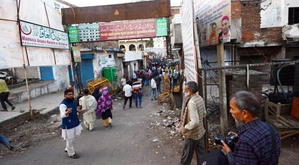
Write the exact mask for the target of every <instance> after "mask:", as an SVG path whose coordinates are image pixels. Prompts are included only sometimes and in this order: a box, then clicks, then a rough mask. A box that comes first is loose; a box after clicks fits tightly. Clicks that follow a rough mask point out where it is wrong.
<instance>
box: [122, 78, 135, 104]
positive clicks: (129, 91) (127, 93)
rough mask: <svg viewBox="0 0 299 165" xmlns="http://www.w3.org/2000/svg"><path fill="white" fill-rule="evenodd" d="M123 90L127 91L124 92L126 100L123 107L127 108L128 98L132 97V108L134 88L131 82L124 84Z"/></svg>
mask: <svg viewBox="0 0 299 165" xmlns="http://www.w3.org/2000/svg"><path fill="white" fill-rule="evenodd" d="M123 91H124V92H125V94H124V95H125V102H124V106H123V109H125V108H126V104H127V101H128V99H130V104H129V108H131V107H132V91H133V88H132V86H131V85H130V84H129V82H127V84H126V85H125V86H124V88H123Z"/></svg>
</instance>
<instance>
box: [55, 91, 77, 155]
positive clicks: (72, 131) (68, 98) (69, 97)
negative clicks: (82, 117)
mask: <svg viewBox="0 0 299 165" xmlns="http://www.w3.org/2000/svg"><path fill="white" fill-rule="evenodd" d="M59 110H60V116H61V118H62V134H61V135H62V138H63V139H64V140H66V148H65V152H67V154H68V155H69V157H70V158H72V159H77V158H79V155H78V154H76V153H75V149H74V146H73V143H74V142H73V141H74V138H75V136H79V135H80V134H81V131H82V126H81V124H80V121H79V119H78V115H77V112H80V110H78V111H77V103H76V101H75V100H74V91H73V90H72V89H66V90H65V91H64V99H63V100H62V102H61V103H60V105H59Z"/></svg>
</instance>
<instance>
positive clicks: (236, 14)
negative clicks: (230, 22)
mask: <svg viewBox="0 0 299 165" xmlns="http://www.w3.org/2000/svg"><path fill="white" fill-rule="evenodd" d="M241 9H242V8H241V1H240V0H236V1H232V2H231V10H232V18H241Z"/></svg>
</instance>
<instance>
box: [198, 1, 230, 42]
mask: <svg viewBox="0 0 299 165" xmlns="http://www.w3.org/2000/svg"><path fill="white" fill-rule="evenodd" d="M194 12H195V17H196V18H197V19H196V20H197V21H198V22H197V24H198V25H199V29H198V31H199V42H200V46H209V45H217V44H219V43H226V42H230V38H231V27H230V25H231V0H194Z"/></svg>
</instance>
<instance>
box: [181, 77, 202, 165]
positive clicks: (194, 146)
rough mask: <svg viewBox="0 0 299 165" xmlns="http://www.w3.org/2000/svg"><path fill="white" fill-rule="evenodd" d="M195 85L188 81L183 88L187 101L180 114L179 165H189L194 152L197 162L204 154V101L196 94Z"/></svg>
mask: <svg viewBox="0 0 299 165" xmlns="http://www.w3.org/2000/svg"><path fill="white" fill-rule="evenodd" d="M197 91H198V89H197V83H196V82H194V81H189V82H187V83H186V85H185V87H184V92H185V94H186V95H187V101H186V103H185V104H184V106H183V109H182V113H181V124H180V133H181V134H182V135H183V136H184V137H185V139H184V141H185V144H184V150H183V155H182V158H181V163H180V164H181V165H190V163H191V161H192V157H193V153H194V151H195V152H196V157H197V162H199V160H200V158H201V157H202V156H203V154H204V153H205V149H204V134H205V132H206V131H205V129H204V126H203V118H204V116H205V115H206V109H205V106H204V100H203V99H202V97H200V96H199V95H197V94H196V92H197Z"/></svg>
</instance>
